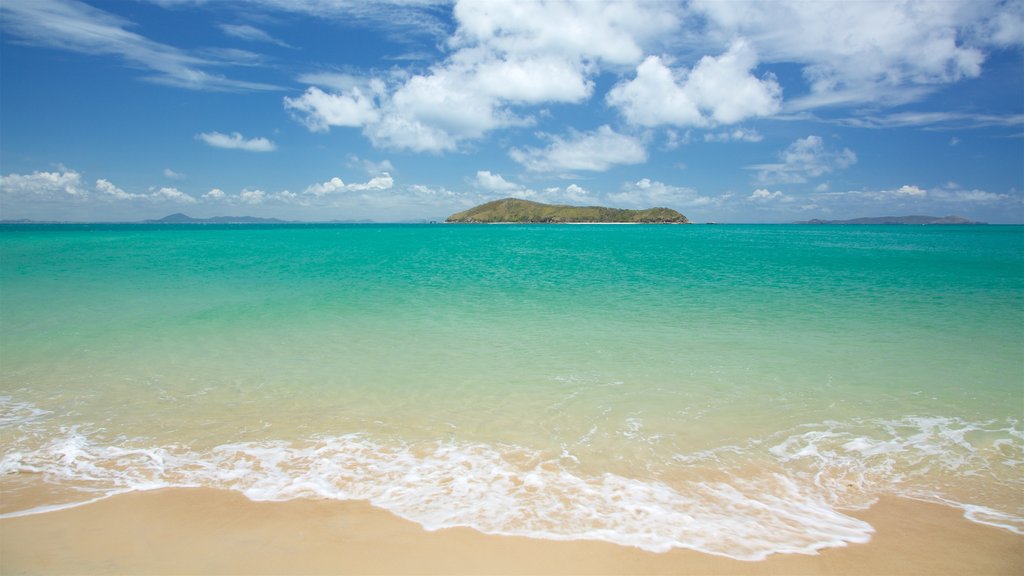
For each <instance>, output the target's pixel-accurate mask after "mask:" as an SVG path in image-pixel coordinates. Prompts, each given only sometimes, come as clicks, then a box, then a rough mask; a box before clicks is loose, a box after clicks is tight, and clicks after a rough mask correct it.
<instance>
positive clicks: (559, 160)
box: [509, 125, 647, 173]
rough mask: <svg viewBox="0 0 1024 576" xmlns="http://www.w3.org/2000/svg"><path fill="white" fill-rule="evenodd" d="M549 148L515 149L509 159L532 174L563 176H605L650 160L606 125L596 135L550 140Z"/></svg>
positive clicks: (628, 138)
mask: <svg viewBox="0 0 1024 576" xmlns="http://www.w3.org/2000/svg"><path fill="white" fill-rule="evenodd" d="M548 138H549V139H550V140H551V143H550V144H549V145H548V146H547V147H546V148H529V147H528V148H524V149H519V148H513V149H512V150H511V151H510V152H509V155H510V156H511V157H512V159H513V160H515V161H516V162H518V163H520V164H522V165H523V167H524V168H526V169H527V170H529V171H530V172H554V173H561V172H566V171H573V170H588V171H593V172H603V171H605V170H608V169H609V168H611V167H612V166H615V165H618V164H639V163H641V162H644V161H646V160H647V150H646V149H645V148H644V145H643V143H642V142H640V140H638V139H637V138H634V137H632V136H628V135H625V134H619V133H618V132H615V131H614V130H612V129H611V127H609V126H607V125H605V126H601V127H600V128H598V129H597V130H594V131H593V132H577V131H575V130H572V131H570V132H569V135H568V136H567V137H561V136H549V137H548Z"/></svg>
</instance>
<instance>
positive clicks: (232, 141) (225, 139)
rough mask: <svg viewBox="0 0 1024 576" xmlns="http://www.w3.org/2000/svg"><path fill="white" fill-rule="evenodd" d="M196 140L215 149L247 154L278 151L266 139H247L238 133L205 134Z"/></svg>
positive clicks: (274, 145)
mask: <svg viewBox="0 0 1024 576" xmlns="http://www.w3.org/2000/svg"><path fill="white" fill-rule="evenodd" d="M196 138H198V139H199V140H202V141H203V142H206V143H207V144H209V145H210V146H213V147H215V148H228V149H233V150H245V151H247V152H271V151H273V150H275V149H277V145H276V144H274V143H273V142H271V141H270V140H267V139H266V138H263V137H259V138H249V139H246V138H245V137H244V136H242V135H241V134H239V133H238V132H233V133H231V134H230V135H229V134H221V133H220V132H203V133H201V134H196Z"/></svg>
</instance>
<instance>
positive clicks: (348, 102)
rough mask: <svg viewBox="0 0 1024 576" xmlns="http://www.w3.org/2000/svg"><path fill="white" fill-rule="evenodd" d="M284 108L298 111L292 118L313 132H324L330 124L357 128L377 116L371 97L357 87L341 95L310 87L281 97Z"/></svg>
mask: <svg viewBox="0 0 1024 576" xmlns="http://www.w3.org/2000/svg"><path fill="white" fill-rule="evenodd" d="M284 107H285V108H286V109H288V110H293V111H296V112H299V113H302V114H297V115H296V117H297V118H298V119H299V120H300V121H301V122H302V123H303V124H305V125H306V127H307V128H309V129H310V130H312V131H313V132H326V131H327V130H328V129H329V128H331V127H332V126H346V127H353V128H358V127H361V126H365V125H367V124H372V123H374V122H377V121H378V120H379V119H380V113H379V112H378V111H377V108H376V105H375V104H374V101H373V98H372V97H368V96H365V95H364V94H363V91H362V90H361V89H360V88H358V87H355V88H351V89H349V90H347V91H345V92H344V93H342V94H329V93H327V92H324V91H323V90H321V89H319V88H317V87H316V86H310V87H309V88H308V89H307V90H306V92H305V93H304V94H303V95H302V96H300V97H298V98H289V97H287V96H286V97H285V98H284Z"/></svg>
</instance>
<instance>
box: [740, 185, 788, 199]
mask: <svg viewBox="0 0 1024 576" xmlns="http://www.w3.org/2000/svg"><path fill="white" fill-rule="evenodd" d="M786 199H788V196H786V195H785V194H783V193H782V192H781V191H780V190H776V191H774V192H772V191H770V190H768V189H766V188H758V189H757V190H754V191H753V192H751V194H750V197H749V198H748V200H752V201H754V202H769V201H772V200H786Z"/></svg>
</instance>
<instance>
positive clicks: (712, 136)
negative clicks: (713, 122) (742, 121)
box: [704, 128, 764, 142]
mask: <svg viewBox="0 0 1024 576" xmlns="http://www.w3.org/2000/svg"><path fill="white" fill-rule="evenodd" d="M761 140H764V136H761V133H760V132H758V131H757V130H754V129H746V128H737V129H735V130H725V131H722V132H715V133H710V132H709V133H707V134H705V135H704V141H705V142H760V141H761Z"/></svg>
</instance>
